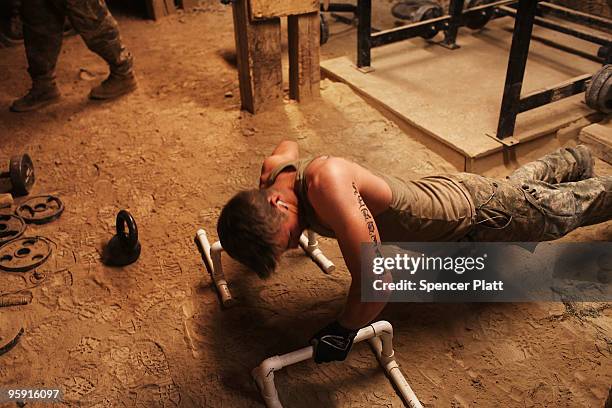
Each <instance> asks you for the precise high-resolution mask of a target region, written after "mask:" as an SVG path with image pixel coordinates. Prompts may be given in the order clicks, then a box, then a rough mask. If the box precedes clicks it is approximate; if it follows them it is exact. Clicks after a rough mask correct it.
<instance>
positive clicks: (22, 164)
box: [9, 154, 36, 196]
mask: <svg viewBox="0 0 612 408" xmlns="http://www.w3.org/2000/svg"><path fill="white" fill-rule="evenodd" d="M9 175H10V178H11V184H12V185H13V190H12V191H13V193H14V195H16V196H24V195H28V194H29V193H30V190H31V189H32V186H33V185H34V182H35V181H36V177H35V176H34V163H33V162H32V159H31V158H30V156H29V155H27V154H22V155H21V156H13V157H11V160H10V169H9Z"/></svg>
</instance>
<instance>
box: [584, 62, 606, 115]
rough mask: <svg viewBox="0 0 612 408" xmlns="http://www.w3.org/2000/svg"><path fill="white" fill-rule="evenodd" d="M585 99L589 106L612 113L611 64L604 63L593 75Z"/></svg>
mask: <svg viewBox="0 0 612 408" xmlns="http://www.w3.org/2000/svg"><path fill="white" fill-rule="evenodd" d="M585 99H586V103H587V105H589V107H591V108H593V109H596V110H598V111H600V112H603V113H612V65H610V64H609V65H605V66H603V67H602V68H601V69H600V70H599V71H597V72H596V73H595V75H593V78H592V79H591V84H590V85H589V86H588V88H587V90H586V93H585Z"/></svg>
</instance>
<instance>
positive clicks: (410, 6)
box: [391, 0, 441, 23]
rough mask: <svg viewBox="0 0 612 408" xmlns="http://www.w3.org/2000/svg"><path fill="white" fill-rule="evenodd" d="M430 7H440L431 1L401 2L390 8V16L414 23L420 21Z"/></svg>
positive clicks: (412, 0) (404, 0)
mask: <svg viewBox="0 0 612 408" xmlns="http://www.w3.org/2000/svg"><path fill="white" fill-rule="evenodd" d="M431 7H440V5H439V4H438V3H436V2H434V1H431V0H403V1H399V2H397V3H395V4H394V5H393V7H391V14H393V16H394V17H396V18H399V19H401V20H408V21H410V22H411V23H416V22H417V21H421V20H422V18H423V15H424V14H425V12H426V11H427V9H429V8H431ZM440 9H441V7H440Z"/></svg>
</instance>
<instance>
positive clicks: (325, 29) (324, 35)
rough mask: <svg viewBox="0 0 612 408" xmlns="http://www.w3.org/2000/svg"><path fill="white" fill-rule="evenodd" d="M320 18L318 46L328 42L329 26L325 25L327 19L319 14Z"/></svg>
mask: <svg viewBox="0 0 612 408" xmlns="http://www.w3.org/2000/svg"><path fill="white" fill-rule="evenodd" d="M320 16H321V17H320V18H321V28H320V30H321V32H320V33H319V44H320V45H323V44H325V43H326V42H327V41H328V40H329V25H328V24H327V19H326V18H325V16H324V15H323V13H321V14H320Z"/></svg>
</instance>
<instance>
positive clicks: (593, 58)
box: [531, 34, 604, 64]
mask: <svg viewBox="0 0 612 408" xmlns="http://www.w3.org/2000/svg"><path fill="white" fill-rule="evenodd" d="M531 40H532V41H537V42H539V43H542V44H544V45H548V46H549V47H553V48H556V49H558V50H561V51H564V52H567V53H568V54H574V55H577V56H579V57H581V58H584V59H588V60H589V61H593V62H596V63H598V64H601V63H603V62H604V58H603V57H600V56H597V55H593V54H592V53H591V54H589V53H588V52H586V51H583V50H578V49H576V48H573V47H568V46H567V45H564V44H561V43H558V42H556V41H552V40H549V39H548V38H544V37H541V36H538V35H535V34H534V35H532V36H531Z"/></svg>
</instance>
